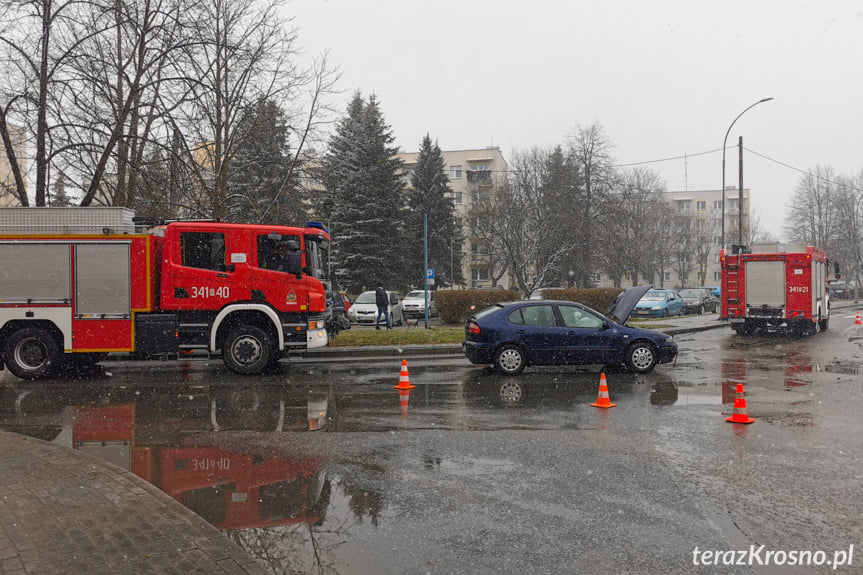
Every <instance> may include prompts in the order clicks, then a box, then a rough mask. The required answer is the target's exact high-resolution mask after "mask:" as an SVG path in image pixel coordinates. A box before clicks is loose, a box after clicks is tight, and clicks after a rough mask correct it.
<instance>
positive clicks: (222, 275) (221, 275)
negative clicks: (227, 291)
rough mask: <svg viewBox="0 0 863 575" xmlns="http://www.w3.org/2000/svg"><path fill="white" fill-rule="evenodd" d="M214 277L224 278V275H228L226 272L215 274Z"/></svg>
mask: <svg viewBox="0 0 863 575" xmlns="http://www.w3.org/2000/svg"><path fill="white" fill-rule="evenodd" d="M216 277H217V278H226V277H228V274H216Z"/></svg>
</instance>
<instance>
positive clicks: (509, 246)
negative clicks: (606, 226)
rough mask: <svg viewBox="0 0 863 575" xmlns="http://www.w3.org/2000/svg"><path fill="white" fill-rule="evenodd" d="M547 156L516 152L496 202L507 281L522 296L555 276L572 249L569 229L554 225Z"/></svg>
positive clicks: (554, 204)
mask: <svg viewBox="0 0 863 575" xmlns="http://www.w3.org/2000/svg"><path fill="white" fill-rule="evenodd" d="M548 160H549V153H548V152H546V151H543V150H540V149H538V148H534V149H532V150H530V151H528V152H522V153H519V152H516V153H515V154H514V155H513V157H512V160H511V166H512V169H511V171H510V174H511V175H510V179H509V182H508V185H507V186H506V187H505V188H504V190H503V193H502V194H500V195H499V197H498V198H497V203H498V204H499V206H500V212H499V213H500V215H501V218H500V221H501V224H502V225H501V226H500V234H499V240H500V242H501V247H502V249H503V253H504V254H505V255H506V260H507V263H508V267H509V273H510V277H511V278H512V279H513V280H514V281H515V283H516V284H517V285H518V287H519V289H520V290H521V291H522V292H524V293H530V292H531V291H532V290H533V289H534V287H537V286H543V285H546V280H547V278H548V277H551V276H553V275H557V276H559V274H560V270H561V265H562V263H563V261H564V258H565V256H566V255H567V254H568V253H570V252H571V251H572V250H573V249H574V248H575V241H574V236H573V235H572V234H569V233H568V231H569V226H564V225H559V220H558V218H557V217H556V212H557V209H558V208H559V207H560V204H559V202H558V201H555V197H554V196H553V195H552V194H551V192H552V191H553V190H552V188H550V187H548V186H544V185H543V183H544V182H548V181H549V177H548V175H549V174H548V167H549V162H548Z"/></svg>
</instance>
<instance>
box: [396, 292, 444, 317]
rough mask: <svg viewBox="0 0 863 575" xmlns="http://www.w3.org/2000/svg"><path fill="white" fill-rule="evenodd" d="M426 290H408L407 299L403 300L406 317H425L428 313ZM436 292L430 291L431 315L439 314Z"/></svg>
mask: <svg viewBox="0 0 863 575" xmlns="http://www.w3.org/2000/svg"><path fill="white" fill-rule="evenodd" d="M425 294H426V292H425V291H424V290H421V289H419V290H414V291H410V292H408V294H407V295H406V296H405V299H403V300H402V309H403V310H404V314H405V319H425V314H426V295H425ZM434 294H435V292H433V291H431V290H429V291H428V302H429V317H435V316H436V315H437V304H436V303H435V297H434Z"/></svg>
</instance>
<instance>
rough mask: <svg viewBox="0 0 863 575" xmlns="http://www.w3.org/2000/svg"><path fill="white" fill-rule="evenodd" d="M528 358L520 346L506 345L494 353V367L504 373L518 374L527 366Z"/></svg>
mask: <svg viewBox="0 0 863 575" xmlns="http://www.w3.org/2000/svg"><path fill="white" fill-rule="evenodd" d="M525 361H526V358H525V356H524V352H523V351H522V350H521V348H520V347H518V346H515V345H505V346H503V347H501V348H500V349H499V350H497V353H496V354H494V367H495V369H496V370H497V371H499V372H500V373H502V374H503V375H518V374H519V373H521V372H522V370H523V369H524V367H525Z"/></svg>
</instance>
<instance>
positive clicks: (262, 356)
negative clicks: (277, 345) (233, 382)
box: [222, 325, 275, 375]
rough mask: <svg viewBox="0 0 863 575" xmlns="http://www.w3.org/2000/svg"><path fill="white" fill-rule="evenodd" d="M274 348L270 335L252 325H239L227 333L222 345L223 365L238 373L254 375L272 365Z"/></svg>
mask: <svg viewBox="0 0 863 575" xmlns="http://www.w3.org/2000/svg"><path fill="white" fill-rule="evenodd" d="M274 355H275V350H274V349H273V343H272V341H270V336H269V335H267V332H265V331H264V330H262V329H261V328H258V327H255V326H253V325H239V326H237V327H235V328H233V329H232V330H231V331H230V332H229V333H228V337H227V339H225V344H224V345H223V346H222V360H223V361H224V362H225V365H226V366H227V367H228V369H230V370H231V371H233V372H234V373H238V374H240V375H256V374H258V373H262V372H264V371H266V370H267V368H269V367H271V366H272V363H273V356H274Z"/></svg>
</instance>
